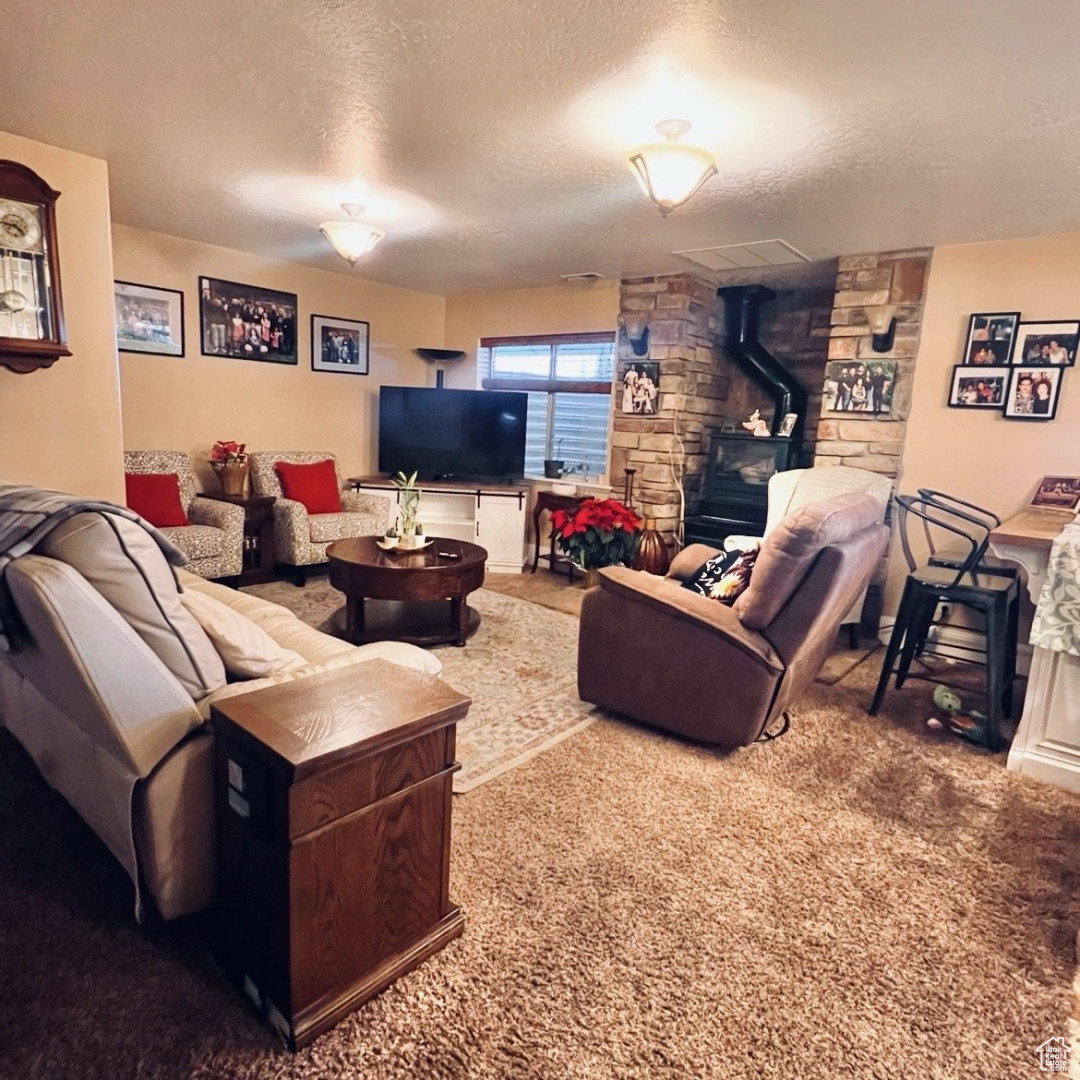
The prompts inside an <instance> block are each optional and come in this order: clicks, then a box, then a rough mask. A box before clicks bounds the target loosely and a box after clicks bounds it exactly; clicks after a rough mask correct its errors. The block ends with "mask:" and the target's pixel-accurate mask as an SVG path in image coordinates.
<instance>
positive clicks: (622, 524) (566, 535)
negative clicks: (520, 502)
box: [551, 499, 641, 586]
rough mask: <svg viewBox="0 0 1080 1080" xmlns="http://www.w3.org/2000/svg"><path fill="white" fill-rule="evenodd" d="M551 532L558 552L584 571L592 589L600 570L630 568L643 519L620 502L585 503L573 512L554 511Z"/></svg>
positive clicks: (609, 500) (581, 503)
mask: <svg viewBox="0 0 1080 1080" xmlns="http://www.w3.org/2000/svg"><path fill="white" fill-rule="evenodd" d="M551 531H552V535H553V536H554V537H555V542H556V543H557V544H558V545H559V549H560V550H561V551H562V552H564V553H565V554H567V555H569V556H570V558H571V560H573V563H574V565H575V566H577V567H580V569H582V570H584V571H585V584H586V586H590V585H594V584H596V581H597V579H598V576H599V575H598V574H597V571H598V570H599V569H600V567H601V566H619V565H623V566H629V565H630V563H631V562H632V561H633V558H634V554H635V552H636V551H637V546H638V540H639V538H640V536H641V518H639V517H638V516H637V514H635V513H634V511H633V510H631V509H630V508H629V507H628V506H625V505H624V504H623V503H621V502H619V501H618V499H583V500H582V501H581V502H580V503H579V504H578V506H577V508H576V509H574V510H571V511H567V510H555V511H554V512H553V513H552V515H551ZM590 571H591V573H590Z"/></svg>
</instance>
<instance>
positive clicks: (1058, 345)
mask: <svg viewBox="0 0 1080 1080" xmlns="http://www.w3.org/2000/svg"><path fill="white" fill-rule="evenodd" d="M1078 341H1080V320H1077V319H1057V320H1055V321H1053V322H1039V323H1036V322H1022V323H1020V325H1019V326H1018V327H1017V328H1016V341H1015V343H1014V345H1013V351H1012V362H1013V363H1014V364H1022V365H1023V366H1025V367H1031V366H1034V365H1038V366H1040V367H1059V368H1060V367H1072V366H1073V364H1075V363H1076V346H1077V342H1078Z"/></svg>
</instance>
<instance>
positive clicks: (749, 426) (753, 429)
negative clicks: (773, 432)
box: [743, 409, 769, 435]
mask: <svg viewBox="0 0 1080 1080" xmlns="http://www.w3.org/2000/svg"><path fill="white" fill-rule="evenodd" d="M743 427H744V428H746V430H747V431H749V432H750V434H751V435H768V434H769V425H768V424H766V423H765V421H764V420H762V419H761V410H760V409H755V410H754V411H753V412H752V413H751V414H750V417H749V419H747V420H744V421H743Z"/></svg>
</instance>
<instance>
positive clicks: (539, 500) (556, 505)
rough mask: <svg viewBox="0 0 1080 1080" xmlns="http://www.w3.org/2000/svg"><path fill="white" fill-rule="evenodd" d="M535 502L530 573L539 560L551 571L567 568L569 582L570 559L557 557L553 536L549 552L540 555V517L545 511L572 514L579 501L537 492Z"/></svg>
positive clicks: (568, 496)
mask: <svg viewBox="0 0 1080 1080" xmlns="http://www.w3.org/2000/svg"><path fill="white" fill-rule="evenodd" d="M535 499H536V502H535V504H534V505H533V512H532V526H533V541H534V543H535V545H536V547H535V551H534V553H533V563H532V569H531V570H530V571H529V572H530V573H533V574H535V573H536V566H537V563H539V561H540V560H541V559H544V560H546V561H547V563H548V565H549V566H550V568H551V569H552V570H554V569H555V567H557V566H565V567H566V568H567V576H568V577H569V580H570V581H573V580H574V563H573V561H572V560H571V559H568V558H567V557H566V556H565V555H559V554H557V553H556V551H555V535H554V533H553V534H552V536H551V551H550V552H548V553H546V554H541V553H540V515H541V514H542V513H543V512H544V511H545V510H547V511H549V512H550V511H552V510H565V511H567V513H572V512H573V511H574V510H576V509H577V506H578V503H580V502H581V499H580V498H578V496H576V495H556V494H555V492H554V491H538V492H536V494H535Z"/></svg>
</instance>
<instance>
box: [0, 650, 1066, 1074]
mask: <svg viewBox="0 0 1080 1080" xmlns="http://www.w3.org/2000/svg"><path fill="white" fill-rule="evenodd" d="M460 651H462V652H463V653H464V654H465V655H468V648H467V649H465V650H460ZM874 674H875V673H874V671H873V670H872V667H871V666H870V665H867V664H862V665H859V667H857V668H855V669H854V671H853V672H852V673H851V675H850V676H849V677H848V678H846V679H844V680H842V681H841V682H840V683H839V684H837V685H836V686H834V687H825V686H822V685H820V684H819V685H816V686H814V687H813V688H812V689H811V690H810V692H809V693H808V694H807V695H806V697H805V699H804V700H802V701H801V702H800V703H799V705H798V707H797V708H796V709H795V710H794V713H795V715H794V722H793V724H792V728H791V730H790V731H789V732H788V734H787V735H785V736H784V737H783V738H782V739H779V740H777V741H776V742H773V743H769V744H767V745H761V746H754V747H748V748H746V749H745V750H740V751H737V752H732V753H719V752H716V751H714V750H710V749H707V748H705V747H701V746H697V745H693V744H689V743H686V742H684V741H681V740H679V739H675V738H672V737H670V736H667V735H663V734H660V733H657V732H653V731H648V730H646V729H643V728H640V727H636V726H634V725H632V724H629V723H624V722H620V721H616V720H614V719H612V718H608V717H603V716H602V717H600V718H599V719H598V720H597V721H596V722H595V723H594V724H592V725H591V726H589V727H588V728H587V729H586V730H584V731H581V732H580V733H579V734H578V735H577V736H576V737H574V738H572V739H565V740H564V741H563V742H561V743H560V744H558V745H557V746H554V747H552V748H550V749H549V750H548V751H547V752H545V753H543V754H539V755H537V756H535V757H534V758H533V759H532V760H531V761H529V762H528V763H526V764H525V765H523V766H521V767H520V768H516V769H512V770H509V771H507V772H505V773H503V774H502V775H501V776H499V777H498V778H496V779H495V780H493V781H492V782H491V783H487V784H484V785H483V786H481V787H479V788H477V789H475V790H474V791H472V792H470V793H469V794H468V795H466V796H464V797H463V798H459V799H457V798H456V799H455V800H454V813H453V850H452V857H451V864H450V886H451V896H452V898H453V899H454V901H455V902H456V903H458V904H460V905H461V907H462V910H463V912H464V914H465V920H466V923H465V934H464V936H463V937H462V938H461V939H460V940H458V941H455V942H453V943H451V944H450V945H449V946H448V947H447V948H446V949H444V950H443V951H442V952H440V953H438V954H436V955H435V956H433V957H432V958H430V959H429V960H427V961H425V963H423V964H422V965H421V966H420V967H419V968H418V969H417V970H416V971H414V972H412V973H411V974H409V975H408V976H406V977H404V978H402V979H400V980H399V981H398V982H397V983H395V984H394V985H393V986H392V987H391V988H390V989H389V990H387V991H386V992H385V993H383V994H381V995H380V996H379V997H377V998H376V999H374V1000H373V1001H372V1002H370V1003H369V1004H368V1005H366V1006H365V1007H364V1008H363V1009H361V1010H360V1011H358V1012H357V1013H355V1014H353V1015H351V1016H349V1017H348V1018H347V1019H345V1020H344V1021H343V1022H342V1023H341V1024H339V1025H338V1026H337V1027H336V1028H334V1029H333V1030H332V1031H330V1032H328V1033H327V1034H325V1035H324V1036H322V1037H320V1038H319V1039H317V1040H316V1041H315V1043H314V1044H313V1045H312V1046H310V1047H309V1048H308V1049H306V1050H304V1051H302V1052H300V1053H298V1054H296V1055H290V1054H288V1053H287V1052H285V1051H284V1050H282V1049H281V1048H280V1046H279V1045H278V1044H277V1041H276V1039H275V1038H274V1036H273V1035H272V1034H271V1033H270V1032H269V1031H267V1030H266V1029H265V1028H264V1027H263V1026H262V1025H261V1024H260V1023H259V1022H258V1020H257V1019H256V1018H255V1017H254V1016H252V1015H251V1013H249V1012H248V1010H247V1009H246V1007H245V1004H244V1001H243V999H242V995H241V994H240V993H239V992H238V991H236V990H234V989H233V988H232V987H231V986H229V985H228V984H227V983H226V981H225V979H224V978H223V976H222V975H221V974H220V972H219V971H218V969H217V967H216V965H215V964H214V961H213V948H212V933H211V927H212V922H211V920H210V919H209V918H196V919H188V920H181V921H180V922H179V923H171V924H167V925H164V926H160V925H159V926H151V927H145V928H139V927H136V926H135V925H134V923H133V921H132V917H131V887H130V883H129V882H128V881H127V880H126V878H125V876H124V874H123V872H122V871H121V870H120V868H119V866H118V865H117V863H116V862H115V860H114V859H112V858H111V857H110V856H109V855H108V854H107V853H106V852H105V850H104V849H103V847H102V846H101V845H100V844H99V843H98V842H97V841H96V840H95V839H94V838H93V836H92V835H91V834H90V833H89V832H88V830H87V829H86V827H85V826H84V825H82V823H81V822H80V821H79V820H78V818H77V817H76V816H75V814H74V813H73V812H72V811H71V810H70V809H69V808H68V807H67V806H66V804H65V803H64V802H63V800H62V799H60V798H59V796H56V795H55V794H54V793H52V792H50V791H49V789H48V788H47V787H46V785H45V784H44V783H43V782H42V781H41V779H40V777H38V775H37V774H36V772H35V770H34V769H33V766H32V765H31V764H30V762H29V760H28V759H27V758H26V755H25V754H23V753H22V752H21V751H20V750H19V748H18V747H17V746H16V744H15V743H14V741H13V740H12V739H10V738H9V737H7V736H6V735H5V734H4V733H2V732H0V970H2V971H3V978H2V979H0V1047H3V1053H2V1060H3V1066H2V1067H0V1074H2V1075H3V1076H5V1077H12V1078H18V1080H39V1078H40V1080H57V1078H59V1077H62V1078H63V1080H91V1078H93V1080H99V1078H106V1077H108V1078H113V1077H138V1078H139V1080H416V1078H420V1077H422V1078H423V1080H596V1078H603V1080H654V1078H655V1080H792V1078H793V1077H798V1078H799V1080H838V1078H841V1077H843V1078H847V1077H851V1078H856V1077H859V1078H861V1077H890V1078H893V1077H895V1078H897V1080H931V1078H933V1080H968V1078H970V1077H985V1078H993V1080H1012V1078H1021V1077H1028V1076H1030V1077H1035V1076H1042V1075H1045V1074H1044V1073H1042V1072H1040V1071H1039V1057H1038V1054H1037V1048H1038V1047H1039V1046H1041V1045H1042V1044H1044V1043H1045V1042H1046V1041H1047V1040H1048V1039H1054V1038H1060V1037H1062V1036H1067V1034H1068V1019H1069V1016H1070V1013H1071V1000H1070V998H1071V994H1070V988H1071V984H1072V980H1073V967H1074V963H1075V958H1074V940H1075V936H1076V930H1077V927H1078V926H1080V871H1078V869H1077V855H1076V853H1077V850H1080V797H1077V796H1076V795H1073V794H1070V793H1069V792H1066V791H1062V790H1059V789H1056V788H1052V787H1049V786H1044V785H1041V784H1038V783H1034V782H1032V781H1029V780H1026V779H1024V778H1022V777H1018V776H1016V775H1015V774H1013V773H1009V772H1007V771H1006V770H1005V768H1004V755H991V754H988V753H986V752H985V751H983V750H979V749H976V748H974V747H971V746H969V745H966V744H964V743H962V742H960V741H958V740H955V739H950V738H949V737H948V736H947V735H946V734H945V733H942V732H930V731H928V730H927V728H926V725H925V717H926V715H927V708H928V707H929V704H928V703H929V693H930V688H929V686H928V685H926V684H923V685H920V684H917V683H912V684H909V685H908V686H905V687H904V689H903V690H902V691H899V692H895V693H890V695H889V696H888V697H887V698H886V701H885V704H884V706H883V707H882V711H881V714H880V715H879V716H877V717H874V718H871V717H867V716H866V714H865V707H866V704H867V702H868V701H869V695H870V693H871V692H872V689H873V682H874Z"/></svg>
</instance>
